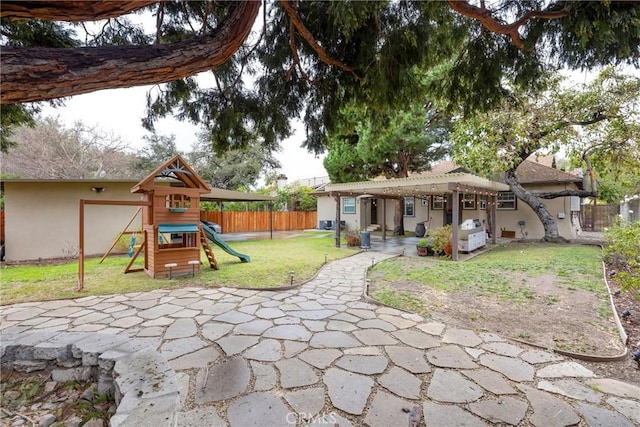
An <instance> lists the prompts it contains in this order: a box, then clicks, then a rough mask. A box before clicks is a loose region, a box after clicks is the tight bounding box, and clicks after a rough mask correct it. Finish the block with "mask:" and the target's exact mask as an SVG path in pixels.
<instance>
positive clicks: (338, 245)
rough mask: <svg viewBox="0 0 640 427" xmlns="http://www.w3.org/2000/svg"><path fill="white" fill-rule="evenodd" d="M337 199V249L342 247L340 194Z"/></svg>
mask: <svg viewBox="0 0 640 427" xmlns="http://www.w3.org/2000/svg"><path fill="white" fill-rule="evenodd" d="M335 199H336V248H339V247H340V194H338V195H337V196H335Z"/></svg>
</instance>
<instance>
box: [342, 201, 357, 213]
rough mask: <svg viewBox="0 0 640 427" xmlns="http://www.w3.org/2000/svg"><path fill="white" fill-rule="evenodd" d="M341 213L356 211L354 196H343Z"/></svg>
mask: <svg viewBox="0 0 640 427" xmlns="http://www.w3.org/2000/svg"><path fill="white" fill-rule="evenodd" d="M342 213H343V214H354V213H356V198H355V197H345V198H344V199H342Z"/></svg>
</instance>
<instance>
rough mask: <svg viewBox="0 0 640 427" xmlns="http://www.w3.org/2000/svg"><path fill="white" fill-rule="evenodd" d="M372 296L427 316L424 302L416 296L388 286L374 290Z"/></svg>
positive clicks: (387, 303) (393, 305) (392, 305)
mask: <svg viewBox="0 0 640 427" xmlns="http://www.w3.org/2000/svg"><path fill="white" fill-rule="evenodd" d="M372 296H373V297H374V298H375V299H377V300H378V301H380V302H381V303H383V304H386V305H389V306H391V307H396V308H401V309H404V310H408V311H411V312H413V313H418V314H422V315H427V316H428V311H427V308H426V303H425V302H424V301H423V300H421V299H420V298H418V297H415V296H413V295H411V294H408V293H406V292H401V291H398V290H396V289H392V288H390V287H383V288H382V289H378V290H376V291H374V293H373V294H372Z"/></svg>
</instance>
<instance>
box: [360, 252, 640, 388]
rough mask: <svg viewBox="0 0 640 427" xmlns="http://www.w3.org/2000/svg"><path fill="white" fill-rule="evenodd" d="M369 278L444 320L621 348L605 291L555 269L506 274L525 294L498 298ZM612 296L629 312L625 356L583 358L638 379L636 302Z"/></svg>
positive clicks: (513, 334) (578, 346) (512, 334)
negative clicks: (577, 283) (581, 285)
mask: <svg viewBox="0 0 640 427" xmlns="http://www.w3.org/2000/svg"><path fill="white" fill-rule="evenodd" d="M399 261H400V262H402V263H403V264H404V265H403V268H407V269H410V268H412V265H413V266H415V264H416V263H420V262H421V259H418V258H400V259H399ZM423 268H424V266H423ZM404 271H409V270H404ZM376 276H377V277H376ZM370 278H371V287H370V294H372V295H375V293H376V291H378V290H382V289H389V288H390V287H392V288H393V289H394V290H396V291H399V292H403V293H405V294H409V295H411V296H413V297H417V298H419V299H420V300H421V301H423V302H424V306H423V313H426V314H428V315H430V316H431V317H432V318H434V319H435V320H439V321H442V322H444V323H446V324H448V325H453V326H455V327H460V328H467V329H473V330H476V331H489V332H494V333H498V334H499V335H501V336H503V337H505V338H512V339H517V340H521V341H526V342H530V343H533V344H536V345H538V346H541V347H545V348H549V349H558V350H564V351H569V352H574V353H583V354H591V355H597V356H617V355H621V354H623V353H624V351H625V344H624V343H623V342H622V340H621V338H620V336H619V332H618V329H617V327H616V325H615V321H614V317H613V312H612V309H611V304H610V302H609V299H608V296H607V294H606V293H604V292H593V291H587V290H582V289H576V288H572V287H571V286H566V285H563V284H562V280H561V278H557V277H555V276H554V275H553V274H542V275H538V276H535V277H530V276H527V275H522V274H516V275H510V279H511V282H512V288H513V289H514V291H515V292H518V293H519V294H522V295H524V299H518V298H516V299H509V298H505V299H500V298H498V297H496V296H494V295H487V292H483V291H482V290H481V289H477V288H475V287H466V288H465V289H464V290H439V289H434V288H432V287H429V286H425V285H424V284H422V283H417V282H412V281H406V280H405V281H399V282H396V281H394V282H393V283H387V282H385V281H384V277H383V274H382V273H379V272H375V271H374V272H373V273H372V274H371V276H370ZM604 286H605V285H604V283H603V287H604ZM479 288H481V287H479ZM614 298H615V302H616V305H617V307H616V309H617V311H618V313H619V314H621V313H622V311H623V310H624V309H627V310H629V311H630V312H631V313H632V315H631V316H628V317H627V318H626V319H625V320H623V325H624V326H625V329H626V330H627V333H628V334H629V340H628V343H627V345H628V351H629V356H628V357H627V358H625V359H624V360H623V361H619V362H607V363H585V364H586V365H588V366H589V368H590V369H592V370H594V371H595V372H596V373H597V374H598V375H604V376H607V377H611V378H617V379H621V380H623V381H627V382H631V383H635V384H638V383H640V368H639V367H638V365H637V364H636V362H634V361H633V360H632V359H631V354H632V352H633V351H636V350H638V349H640V342H638V341H639V340H640V335H638V334H639V333H640V302H639V301H638V300H636V299H634V298H632V297H631V296H630V295H627V293H624V292H621V293H619V294H618V295H617V296H616V297H614ZM623 305H624V306H623ZM634 314H635V316H634ZM581 363H582V362H581Z"/></svg>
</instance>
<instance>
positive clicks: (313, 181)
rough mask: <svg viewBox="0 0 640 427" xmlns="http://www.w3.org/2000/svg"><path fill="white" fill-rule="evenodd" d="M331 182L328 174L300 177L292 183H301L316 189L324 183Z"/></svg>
mask: <svg viewBox="0 0 640 427" xmlns="http://www.w3.org/2000/svg"><path fill="white" fill-rule="evenodd" d="M329 182H330V180H329V177H328V176H316V177H313V178H303V179H298V180H296V181H293V183H292V184H299V185H303V186H305V187H311V188H313V189H314V190H317V189H319V188H320V187H323V186H324V185H326V184H328V183H329Z"/></svg>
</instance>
